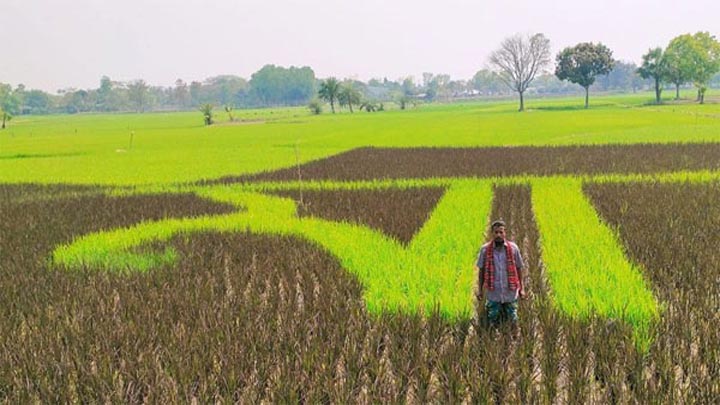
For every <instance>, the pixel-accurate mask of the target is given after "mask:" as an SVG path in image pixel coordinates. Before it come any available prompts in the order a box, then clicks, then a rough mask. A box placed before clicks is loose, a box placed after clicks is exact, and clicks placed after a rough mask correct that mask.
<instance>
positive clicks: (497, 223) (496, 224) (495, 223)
mask: <svg viewBox="0 0 720 405" xmlns="http://www.w3.org/2000/svg"><path fill="white" fill-rule="evenodd" d="M501 226H502V227H503V228H507V226H506V225H505V221H503V220H502V219H498V220H496V221H493V223H492V226H491V227H490V229H492V230H495V228H498V227H501Z"/></svg>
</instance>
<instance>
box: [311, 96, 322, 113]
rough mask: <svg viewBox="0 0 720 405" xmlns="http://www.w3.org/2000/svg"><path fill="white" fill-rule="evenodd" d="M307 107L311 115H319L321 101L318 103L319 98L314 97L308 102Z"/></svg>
mask: <svg viewBox="0 0 720 405" xmlns="http://www.w3.org/2000/svg"><path fill="white" fill-rule="evenodd" d="M308 109H310V112H311V113H312V114H313V115H320V113H322V103H320V100H318V99H316V98H314V99H312V100H310V102H309V103H308Z"/></svg>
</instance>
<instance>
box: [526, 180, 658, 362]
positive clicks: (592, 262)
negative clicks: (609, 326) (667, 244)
mask: <svg viewBox="0 0 720 405" xmlns="http://www.w3.org/2000/svg"><path fill="white" fill-rule="evenodd" d="M532 188H533V189H532V202H533V210H534V212H535V216H536V221H537V224H538V228H539V231H540V239H541V244H542V255H543V260H544V261H545V264H546V266H547V274H548V278H549V281H550V287H551V289H552V296H551V297H552V302H553V304H554V305H555V307H557V308H558V309H559V310H560V311H562V312H564V313H566V314H569V315H570V316H571V317H574V318H578V319H589V318H590V317H591V316H592V315H594V314H597V315H600V316H603V317H606V318H614V319H622V320H624V321H627V322H628V323H629V324H631V325H632V326H633V327H634V333H635V336H636V342H637V344H638V345H639V346H640V347H641V348H643V349H647V346H648V344H649V342H650V338H651V337H650V336H649V333H650V327H651V324H652V323H653V322H655V321H656V320H657V319H658V316H659V312H660V310H659V306H658V303H657V301H656V300H655V298H654V297H653V295H652V292H651V291H650V289H649V288H648V286H647V283H646V281H645V279H644V277H643V274H642V272H641V270H640V269H639V268H638V267H637V266H636V265H634V264H633V263H631V262H630V261H628V259H627V258H626V257H625V255H624V254H623V249H622V247H621V245H620V243H619V241H618V240H617V237H616V235H615V234H614V233H613V232H612V230H611V229H610V228H608V227H607V225H605V224H604V223H603V222H602V221H601V220H600V218H599V217H598V215H597V213H596V212H595V210H594V209H593V207H592V205H591V204H590V202H589V201H588V199H587V198H586V197H585V195H584V194H583V192H582V182H581V181H579V180H576V179H571V178H565V179H545V180H535V181H533V182H532Z"/></svg>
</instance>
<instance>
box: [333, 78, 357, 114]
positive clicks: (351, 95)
mask: <svg viewBox="0 0 720 405" xmlns="http://www.w3.org/2000/svg"><path fill="white" fill-rule="evenodd" d="M337 99H338V103H340V106H341V107H344V106H348V107H349V108H350V112H351V113H352V112H353V104H355V105H358V104H360V101H361V100H362V95H361V94H360V92H359V91H357V90H356V89H355V88H354V87H353V85H352V83H343V84H341V85H340V90H338V94H337Z"/></svg>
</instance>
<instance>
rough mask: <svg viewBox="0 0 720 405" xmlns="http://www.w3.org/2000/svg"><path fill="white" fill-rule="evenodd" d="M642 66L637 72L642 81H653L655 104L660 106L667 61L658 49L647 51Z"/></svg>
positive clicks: (666, 72)
mask: <svg viewBox="0 0 720 405" xmlns="http://www.w3.org/2000/svg"><path fill="white" fill-rule="evenodd" d="M642 60H643V62H642V65H641V66H640V67H639V68H638V69H637V72H638V74H639V75H640V76H642V78H644V79H653V80H654V81H655V102H656V103H658V104H660V102H661V98H660V95H661V94H662V82H663V80H665V78H666V77H667V76H668V65H667V59H666V58H665V56H664V55H663V50H662V48H660V47H657V48H653V49H650V50H648V52H647V53H646V54H645V55H643V57H642Z"/></svg>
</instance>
